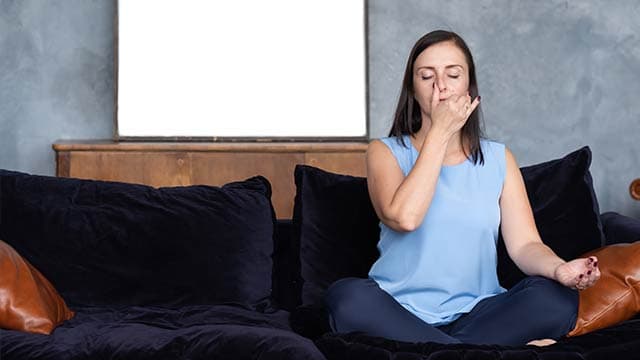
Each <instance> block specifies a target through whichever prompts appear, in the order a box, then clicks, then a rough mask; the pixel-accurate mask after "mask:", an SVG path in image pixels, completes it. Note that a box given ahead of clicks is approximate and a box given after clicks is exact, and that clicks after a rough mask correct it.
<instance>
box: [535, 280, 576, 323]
mask: <svg viewBox="0 0 640 360" xmlns="http://www.w3.org/2000/svg"><path fill="white" fill-rule="evenodd" d="M528 287H529V288H531V290H532V291H530V294H529V295H530V301H532V302H536V303H537V304H539V305H540V307H541V311H544V312H545V313H547V314H549V315H551V317H552V318H553V319H555V320H557V324H556V325H557V326H559V327H565V326H566V327H572V326H574V325H575V319H576V316H577V314H578V303H579V295H578V291H577V290H574V289H570V288H568V287H566V286H564V285H562V284H560V283H559V282H557V281H555V280H552V279H548V278H545V277H542V276H531V277H530V279H529V284H528ZM570 330H571V329H569V330H568V331H570Z"/></svg>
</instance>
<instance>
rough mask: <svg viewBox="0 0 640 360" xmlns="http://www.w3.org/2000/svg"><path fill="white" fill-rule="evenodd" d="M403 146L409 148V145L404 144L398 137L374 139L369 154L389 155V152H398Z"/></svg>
mask: <svg viewBox="0 0 640 360" xmlns="http://www.w3.org/2000/svg"><path fill="white" fill-rule="evenodd" d="M403 145H404V146H405V147H407V144H403V139H402V138H398V137H396V136H389V137H383V138H379V139H373V140H371V142H369V146H368V147H367V154H370V153H378V152H384V153H388V152H389V151H390V152H391V153H395V152H396V150H397V149H398V148H399V147H401V146H403Z"/></svg>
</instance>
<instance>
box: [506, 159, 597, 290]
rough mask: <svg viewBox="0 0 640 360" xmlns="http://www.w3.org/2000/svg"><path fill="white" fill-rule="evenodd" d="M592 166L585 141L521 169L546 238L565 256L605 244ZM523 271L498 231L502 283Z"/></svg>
mask: <svg viewBox="0 0 640 360" xmlns="http://www.w3.org/2000/svg"><path fill="white" fill-rule="evenodd" d="M589 165H591V150H590V149H589V147H588V146H584V147H582V148H581V149H578V150H576V151H574V152H572V153H570V154H568V155H567V156H565V157H563V158H562V159H556V160H551V161H547V162H543V163H540V164H536V165H531V166H526V167H522V168H521V169H520V170H521V172H522V176H523V178H524V182H525V186H526V188H527V195H528V196H529V201H530V203H531V208H532V209H533V216H534V218H535V221H536V225H537V227H538V232H539V233H540V237H541V238H542V241H543V242H544V243H545V244H547V245H548V246H549V247H550V248H551V249H552V250H553V251H554V252H555V253H556V254H557V255H558V256H560V257H561V258H563V259H564V260H567V261H569V260H573V259H575V258H577V257H578V256H580V255H581V254H583V253H585V252H587V251H590V250H593V249H596V248H598V247H600V246H603V245H604V235H603V232H602V223H601V221H600V209H599V207H598V201H597V199H596V195H595V192H594V190H593V181H592V179H591V174H590V172H589ZM525 276H526V275H525V274H524V273H522V272H521V271H520V269H518V267H517V266H516V265H515V264H514V262H513V261H512V260H511V258H509V255H508V254H507V251H506V247H505V245H504V240H503V238H502V233H501V232H500V236H499V238H498V277H499V280H500V284H501V285H502V286H503V287H505V288H507V289H509V288H511V287H512V286H513V285H515V284H516V283H517V282H518V281H520V280H521V279H523V278H524V277H525Z"/></svg>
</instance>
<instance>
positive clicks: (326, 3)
mask: <svg viewBox="0 0 640 360" xmlns="http://www.w3.org/2000/svg"><path fill="white" fill-rule="evenodd" d="M118 7H119V9H118V22H119V24H118V28H119V29H118V113H117V121H118V133H119V134H118V135H119V136H121V137H162V136H167V137H180V136H184V137H364V136H366V80H365V79H366V78H365V73H366V66H365V64H366V59H365V23H364V17H365V16H364V11H365V10H364V4H363V2H362V1H355V0H348V1H345V0H317V1H311V0H271V1H265V0H226V1H224V0H220V1H211V0H210V1H207V0H180V1H178V0H126V1H120V2H119V4H118Z"/></svg>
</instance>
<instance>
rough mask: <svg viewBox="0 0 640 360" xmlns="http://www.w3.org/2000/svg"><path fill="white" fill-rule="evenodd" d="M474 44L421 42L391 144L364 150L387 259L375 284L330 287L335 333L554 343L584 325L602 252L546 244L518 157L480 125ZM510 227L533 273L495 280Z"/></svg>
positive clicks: (434, 38) (446, 38) (518, 255)
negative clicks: (583, 310)
mask: <svg viewBox="0 0 640 360" xmlns="http://www.w3.org/2000/svg"><path fill="white" fill-rule="evenodd" d="M479 106H480V96H479V95H478V86H477V82H476V75H475V66H474V63H473V58H472V56H471V53H470V51H469V48H468V47H467V45H466V44H465V42H464V40H462V38H460V37H459V36H458V35H456V34H455V33H452V32H447V31H434V32H431V33H429V34H427V35H425V36H423V37H422V38H421V39H420V40H418V42H417V43H416V44H415V45H414V47H413V49H412V51H411V54H410V55H409V61H408V63H407V67H406V70H405V74H404V81H403V84H402V92H401V95H400V99H399V103H398V106H397V109H396V114H395V118H394V122H393V126H392V129H391V132H390V134H389V137H387V138H383V139H380V140H374V141H372V142H371V143H370V145H369V148H368V150H367V182H368V187H369V195H370V197H371V201H372V203H373V206H374V208H375V211H376V213H377V215H378V217H379V218H380V228H381V233H380V234H381V238H380V242H379V243H378V249H379V250H380V258H379V259H378V260H377V261H376V262H375V263H374V264H373V266H372V268H371V270H370V272H369V278H368V279H356V278H346V279H341V280H339V281H336V282H335V283H334V284H332V286H331V287H330V288H329V290H328V291H327V295H326V299H325V300H326V303H327V307H328V309H329V313H330V320H331V326H332V328H333V330H334V331H336V332H350V331H363V332H365V333H367V334H370V335H374V336H382V337H386V338H390V339H394V340H401V341H411V342H424V341H434V342H440V343H474V344H500V345H523V344H527V343H529V344H534V345H546V344H550V343H553V342H555V340H554V339H558V338H560V337H562V336H564V335H566V334H567V333H568V332H569V331H571V330H572V329H573V327H574V326H575V321H576V317H577V311H578V292H577V291H576V290H581V289H585V288H587V287H590V286H592V285H593V284H594V283H595V282H596V281H597V280H598V278H599V277H600V271H599V270H598V262H597V258H596V257H590V258H583V259H575V260H573V261H569V262H566V261H564V260H563V259H561V258H559V257H558V256H557V255H556V254H554V252H553V251H552V250H551V249H550V248H549V247H547V246H546V245H545V244H544V243H543V242H542V241H541V239H540V235H539V234H538V231H537V229H536V224H535V222H534V218H533V214H532V210H531V206H530V204H529V201H528V198H527V193H526V189H525V186H524V181H523V179H522V175H521V173H520V170H519V167H518V165H517V163H516V160H515V158H514V156H513V154H512V153H511V151H509V149H508V148H506V147H505V146H504V145H503V144H500V143H497V142H494V141H489V140H487V139H485V138H484V137H483V136H482V134H481V130H480V109H479ZM499 225H501V229H502V235H503V238H504V242H505V245H506V248H507V251H508V253H509V256H510V257H511V259H513V261H514V262H515V263H516V265H517V266H518V267H519V268H520V269H521V270H522V271H523V272H524V273H526V274H527V275H529V276H528V277H527V278H525V279H523V280H522V281H520V282H519V283H518V284H516V285H515V286H514V287H513V288H511V289H510V290H509V291H507V290H505V289H504V288H502V287H501V286H500V285H499V283H498V277H497V272H496V266H497V254H496V242H497V238H498V226H499Z"/></svg>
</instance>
